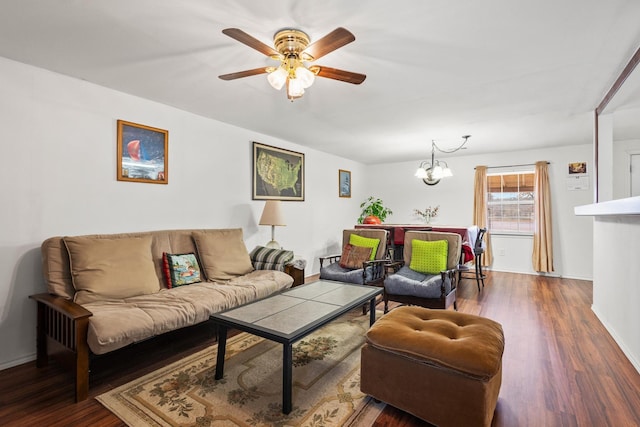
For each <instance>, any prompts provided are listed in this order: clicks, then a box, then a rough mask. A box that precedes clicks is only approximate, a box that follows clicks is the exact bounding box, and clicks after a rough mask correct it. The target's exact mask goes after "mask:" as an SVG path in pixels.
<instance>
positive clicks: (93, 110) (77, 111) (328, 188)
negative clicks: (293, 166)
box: [0, 58, 592, 369]
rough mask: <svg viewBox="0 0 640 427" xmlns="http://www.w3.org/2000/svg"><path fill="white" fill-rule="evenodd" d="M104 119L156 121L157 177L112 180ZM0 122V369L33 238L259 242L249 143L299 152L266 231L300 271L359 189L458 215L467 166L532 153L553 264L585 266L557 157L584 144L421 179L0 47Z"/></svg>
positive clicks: (447, 216)
mask: <svg viewBox="0 0 640 427" xmlns="http://www.w3.org/2000/svg"><path fill="white" fill-rule="evenodd" d="M118 119H123V120H127V121H132V122H136V123H141V124H145V125H149V126H153V127H158V128H162V129H167V130H168V131H169V169H168V178H169V184H168V185H155V184H140V183H130V182H119V181H117V180H116V145H115V141H116V120H118ZM0 121H1V122H0V146H1V147H2V156H0V182H1V184H2V185H1V187H0V197H1V200H2V209H0V342H2V345H1V346H0V369H4V368H7V367H9V366H13V365H16V364H19V363H22V362H25V361H28V360H33V359H34V355H35V317H36V313H35V308H36V305H35V303H34V302H33V301H31V300H29V299H28V296H29V295H31V294H34V293H39V292H45V291H46V289H45V286H44V283H43V279H42V269H41V266H40V252H39V247H40V244H41V242H42V241H43V240H44V239H45V238H47V237H50V236H54V235H79V234H90V233H115V232H126V231H143V230H157V229H169V228H198V227H203V228H205V227H206V228H225V227H242V228H243V230H244V233H245V241H246V244H247V247H248V248H252V247H253V246H255V245H257V244H263V243H265V242H267V241H268V240H269V239H270V229H269V228H268V227H262V226H258V225H257V221H258V219H259V216H260V213H261V211H262V207H263V204H264V202H261V201H252V200H251V141H259V142H262V143H265V144H270V145H275V146H278V147H282V148H286V149H292V150H295V151H299V152H303V153H305V162H306V167H305V175H306V182H305V184H306V188H305V190H306V192H305V199H306V200H305V201H304V202H286V203H284V205H283V211H284V214H285V215H286V217H287V221H288V223H287V226H286V227H278V228H277V229H276V239H277V240H278V241H279V242H280V243H281V244H283V245H284V247H285V248H287V249H292V250H294V251H295V253H296V254H297V255H298V256H299V257H301V258H304V259H306V260H307V261H308V266H307V270H306V274H307V275H311V274H316V273H317V272H318V270H319V265H318V257H319V256H320V255H324V254H327V253H335V252H338V251H339V245H340V239H341V231H342V229H344V228H348V227H352V226H353V224H354V223H355V221H356V218H357V217H358V216H359V211H360V209H359V204H360V202H362V201H363V200H364V199H365V198H366V197H367V196H369V195H377V196H380V197H382V198H383V199H384V200H385V202H387V204H388V205H389V206H390V207H391V208H392V209H393V210H394V211H395V214H394V215H393V216H392V217H391V218H389V220H388V221H389V222H416V221H417V219H416V218H413V217H412V216H411V212H412V210H413V209H414V208H424V207H426V206H428V205H436V204H439V205H440V206H441V221H446V222H447V223H451V224H468V223H470V222H471V217H472V216H471V206H472V203H473V202H472V200H473V167H474V166H476V165H478V164H487V165H502V164H511V163H530V162H533V161H535V160H544V159H547V160H550V161H551V162H552V165H551V177H552V180H553V182H554V188H553V203H554V213H556V212H557V215H556V214H554V215H555V216H554V249H555V259H556V270H557V271H558V273H559V274H561V275H564V276H567V277H580V278H590V277H591V274H592V272H591V264H590V260H591V228H590V224H591V220H590V219H576V218H575V217H572V218H571V219H570V220H569V218H568V217H567V212H573V206H575V205H581V204H586V203H590V202H591V199H590V195H591V192H590V191H579V192H568V191H566V190H564V189H563V188H562V187H563V184H562V183H563V178H564V176H565V175H564V172H563V170H564V168H565V167H566V164H567V163H568V162H570V161H583V160H586V159H590V158H591V151H590V150H591V148H590V146H585V147H571V148H570V149H569V148H557V149H553V150H545V151H544V152H521V153H505V154H503V155H498V156H475V157H472V156H466V157H463V156H460V157H453V158H451V159H448V161H449V165H450V166H451V167H452V168H453V170H454V173H455V174H456V176H455V177H453V178H451V179H450V180H449V181H443V182H442V183H440V184H438V185H437V186H435V187H427V186H425V185H424V184H422V183H421V182H420V181H419V180H417V179H416V178H414V177H413V173H414V171H415V168H416V167H417V165H418V160H416V162H411V163H402V164H390V165H377V166H368V167H367V166H365V165H362V164H360V163H357V162H354V161H351V160H347V159H343V158H339V157H336V156H332V155H329V154H326V153H322V152H319V151H315V150H311V149H309V148H307V147H303V146H299V145H297V144H295V143H292V142H289V141H283V140H278V139H275V138H272V137H269V136H266V135H260V134H256V133H255V132H251V131H248V130H246V129H241V128H237V127H233V126H230V125H227V124H223V123H220V122H217V121H215V120H210V119H206V118H203V117H200V116H196V115H193V114H190V113H186V112H184V111H180V110H177V109H175V108H172V107H168V106H165V105H161V104H157V103H154V102H151V101H148V100H144V99H140V98H136V97H133V96H130V95H127V94H124V93H120V92H116V91H113V90H109V89H105V88H103V87H99V86H96V85H93V84H90V83H87V82H84V81H80V80H76V79H71V78H68V77H65V76H61V75H58V74H55V73H52V72H49V71H45V70H42V69H38V68H34V67H30V66H26V65H24V64H20V63H16V62H13V61H9V60H7V59H3V58H0ZM338 169H347V170H350V171H351V172H352V198H339V197H338V187H337V186H338ZM585 224H589V227H585ZM585 228H586V229H585ZM496 241H499V239H497V238H496V239H494V245H495V244H496ZM560 242H562V243H560ZM502 245H504V247H505V248H509V249H508V251H507V253H508V254H509V256H508V257H506V258H505V259H504V260H500V261H496V267H498V266H501V268H504V269H508V270H510V271H512V270H513V271H519V270H520V269H522V270H520V271H522V272H528V271H527V268H528V269H530V261H527V259H530V248H529V247H528V246H530V243H529V242H528V241H526V240H520V241H514V242H504V243H502ZM507 245H509V246H507ZM512 252H513V253H515V254H516V255H517V256H515V257H511V255H512ZM585 253H586V254H585ZM499 262H500V263H502V264H499Z"/></svg>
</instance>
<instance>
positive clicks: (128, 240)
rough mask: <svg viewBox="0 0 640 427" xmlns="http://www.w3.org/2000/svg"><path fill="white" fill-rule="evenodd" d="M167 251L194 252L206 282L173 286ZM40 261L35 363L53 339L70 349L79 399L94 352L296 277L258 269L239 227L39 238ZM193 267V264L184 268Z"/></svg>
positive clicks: (190, 321) (203, 316) (199, 317)
mask: <svg viewBox="0 0 640 427" xmlns="http://www.w3.org/2000/svg"><path fill="white" fill-rule="evenodd" d="M164 253H167V254H172V255H176V256H177V255H182V254H191V253H192V254H194V255H195V259H196V261H197V264H198V265H197V267H199V269H200V272H199V274H197V275H196V276H195V277H196V278H197V277H198V276H199V277H200V280H201V281H200V282H197V283H191V284H188V285H183V286H172V285H174V284H173V283H171V281H170V277H168V276H167V274H169V270H168V268H169V266H168V264H167V262H166V259H167V257H164V256H163V254H164ZM178 258H179V257H178ZM168 259H171V260H173V259H174V258H168ZM191 259H193V258H191ZM42 264H43V273H44V278H45V281H46V285H47V290H48V293H44V294H38V295H32V296H31V298H32V299H34V300H36V301H37V303H38V331H37V365H38V366H39V367H40V366H44V365H46V363H47V360H48V355H49V353H50V351H51V350H53V349H52V348H48V347H50V346H51V347H55V349H56V350H57V349H59V348H63V349H65V350H68V351H67V352H66V353H69V352H70V353H71V354H72V356H73V362H74V365H75V376H76V389H75V393H76V401H80V400H84V399H86V398H87V396H88V390H89V357H90V355H91V354H92V353H93V354H96V355H100V354H104V353H107V352H111V351H114V350H117V349H119V348H122V347H125V346H128V345H130V344H133V343H136V342H139V341H142V340H145V339H148V338H151V337H154V336H157V335H160V334H162V333H165V332H168V331H173V330H176V329H180V328H184V327H187V326H191V325H195V324H197V323H200V322H204V321H206V320H208V319H209V316H210V315H211V314H213V313H215V312H218V311H221V310H225V309H228V308H231V307H235V306H238V305H240V304H244V303H247V302H250V301H253V300H256V299H259V298H264V297H266V296H269V295H271V294H273V293H276V292H279V291H282V290H284V289H287V288H289V287H291V285H292V283H293V278H292V277H291V276H290V275H288V274H286V273H285V272H283V271H277V270H255V269H254V267H253V265H252V263H251V258H250V256H249V253H248V252H247V249H246V247H245V244H244V241H243V236H242V229H220V230H214V229H206V230H167V231H151V232H140V233H126V234H107V235H90V236H75V237H52V238H49V239H47V240H45V241H44V242H43V244H42ZM193 270H194V268H193V266H191V265H190V264H189V272H186V270H185V271H183V273H182V275H192V274H193ZM179 276H180V275H178V276H177V277H179ZM169 287H170V288H169Z"/></svg>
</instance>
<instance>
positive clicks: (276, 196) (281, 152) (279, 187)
mask: <svg viewBox="0 0 640 427" xmlns="http://www.w3.org/2000/svg"><path fill="white" fill-rule="evenodd" d="M253 200H294V201H303V200H304V154H303V153H298V152H296V151H290V150H285V149H282V148H278V147H272V146H270V145H265V144H261V143H259V142H254V143H253Z"/></svg>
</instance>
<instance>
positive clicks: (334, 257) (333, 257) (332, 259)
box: [320, 254, 342, 268]
mask: <svg viewBox="0 0 640 427" xmlns="http://www.w3.org/2000/svg"><path fill="white" fill-rule="evenodd" d="M341 256H342V254H337V255H327V256H321V257H320V268H322V265H323V264H324V262H327V261H328V262H329V264H333V263H334V262H338V261H340V257H341Z"/></svg>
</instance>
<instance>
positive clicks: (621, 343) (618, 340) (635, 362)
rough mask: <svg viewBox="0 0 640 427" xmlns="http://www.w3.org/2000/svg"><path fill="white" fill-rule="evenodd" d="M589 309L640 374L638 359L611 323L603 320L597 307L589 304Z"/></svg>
mask: <svg viewBox="0 0 640 427" xmlns="http://www.w3.org/2000/svg"><path fill="white" fill-rule="evenodd" d="M591 311H593V313H594V314H595V315H596V317H597V318H598V320H599V321H600V323H602V326H604V328H605V329H606V330H607V332H609V335H611V338H613V340H614V341H615V342H616V344H618V347H620V350H622V352H623V353H624V355H625V356H626V357H627V359H628V360H629V362H631V364H632V365H633V367H634V368H636V371H638V373H639V374H640V361H638V360H637V359H636V358H635V357H634V355H633V353H632V352H631V350H630V349H629V348H628V347H627V346H626V345H625V343H624V341H623V340H622V338H620V336H619V335H618V334H617V333H616V331H615V329H613V327H611V325H610V324H609V323H608V322H606V321H605V320H604V318H603V317H602V316H601V315H600V313H599V312H598V309H597V308H596V307H595V306H594V305H593V304H592V305H591Z"/></svg>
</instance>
